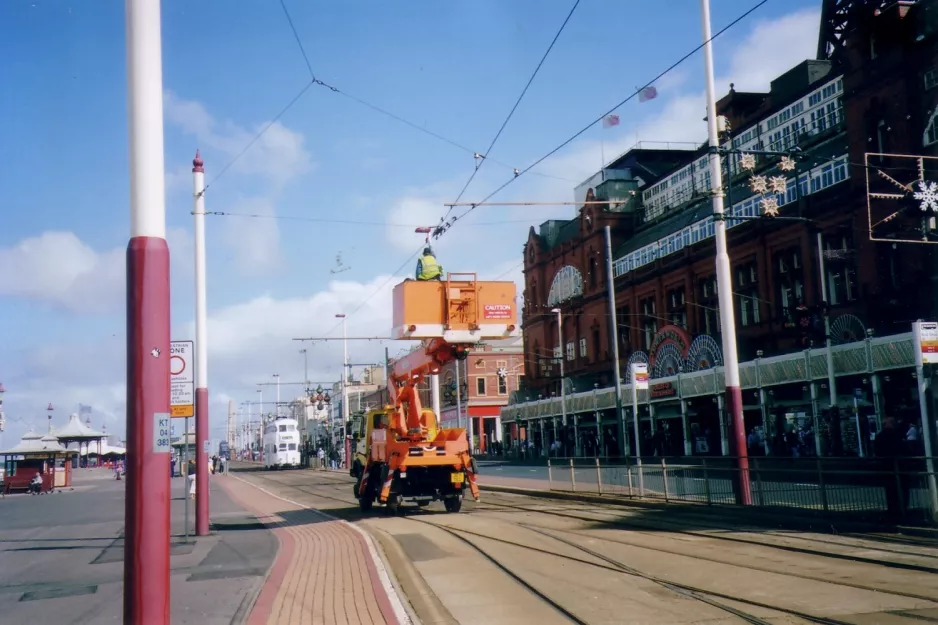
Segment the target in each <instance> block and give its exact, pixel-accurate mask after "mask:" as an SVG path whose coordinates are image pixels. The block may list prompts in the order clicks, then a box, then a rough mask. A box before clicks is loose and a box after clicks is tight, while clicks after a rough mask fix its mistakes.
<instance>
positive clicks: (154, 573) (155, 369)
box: [124, 237, 170, 625]
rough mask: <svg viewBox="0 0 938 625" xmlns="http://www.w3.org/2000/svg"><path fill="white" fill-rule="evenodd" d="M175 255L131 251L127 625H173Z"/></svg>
mask: <svg viewBox="0 0 938 625" xmlns="http://www.w3.org/2000/svg"><path fill="white" fill-rule="evenodd" d="M169 333H170V320H169V247H168V246H167V245H166V241H165V240H164V239H159V238H151V237H134V238H132V239H131V240H130V244H129V245H128V246H127V476H126V477H127V486H126V491H127V495H126V502H125V507H124V524H125V527H124V623H127V624H128V625H129V624H135V625H136V624H137V623H140V624H143V623H145V624H146V625H169V540H170V516H169V514H170V508H169V505H170V504H169V500H170V493H169V455H170V454H169V444H168V443H169V440H168V433H167V436H166V438H165V439H160V438H159V430H160V427H159V425H160V424H159V423H158V422H157V419H159V418H161V417H162V418H168V417H169V411H170V409H169V403H170V397H169V393H170V391H169V388H170V371H169V357H170V353H169V342H170V337H169Z"/></svg>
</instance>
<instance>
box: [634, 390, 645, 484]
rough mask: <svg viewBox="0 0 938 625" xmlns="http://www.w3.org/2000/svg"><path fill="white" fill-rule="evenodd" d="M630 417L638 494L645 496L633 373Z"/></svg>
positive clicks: (636, 393) (636, 396) (636, 392)
mask: <svg viewBox="0 0 938 625" xmlns="http://www.w3.org/2000/svg"><path fill="white" fill-rule="evenodd" d="M632 418H633V421H632V422H633V424H634V426H635V466H636V467H637V468H638V496H639V497H644V496H645V475H644V471H642V438H641V428H640V427H639V424H638V389H637V388H636V386H635V374H634V373H633V374H632Z"/></svg>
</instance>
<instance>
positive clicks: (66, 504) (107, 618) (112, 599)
mask: <svg viewBox="0 0 938 625" xmlns="http://www.w3.org/2000/svg"><path fill="white" fill-rule="evenodd" d="M173 482H174V488H173V489H174V492H175V493H176V495H175V499H174V501H173V502H172V503H173V521H174V527H173V533H174V536H175V537H174V539H173V543H172V549H171V553H172V559H171V560H172V573H171V588H170V592H171V602H172V622H173V624H174V625H176V624H188V623H192V624H193V625H216V624H217V625H228V624H229V623H231V622H232V619H236V617H239V616H240V615H242V614H244V613H246V611H247V609H248V608H249V607H250V603H251V601H253V598H254V596H255V593H256V592H257V591H258V590H259V587H260V583H261V582H262V581H263V578H264V576H265V575H266V572H267V570H268V568H269V567H270V564H271V562H272V561H273V558H274V555H275V554H276V550H277V542H276V539H275V538H274V537H273V535H272V534H271V533H270V531H269V530H266V529H264V528H263V527H262V526H261V525H260V524H259V523H258V522H257V519H256V518H255V517H254V516H253V515H250V514H248V513H246V512H245V511H244V510H243V509H242V508H240V507H239V506H237V505H236V504H234V502H233V501H232V500H231V498H230V497H229V496H228V495H227V494H226V493H225V492H224V491H222V490H221V489H219V488H216V487H214V485H213V488H212V493H211V504H212V508H211V513H212V520H213V525H214V527H213V534H212V535H210V536H207V537H201V538H199V539H197V540H196V539H194V538H193V539H191V540H190V541H189V542H188V543H186V542H183V539H182V536H181V534H182V533H183V525H182V520H183V503H184V501H183V500H182V499H181V497H180V495H181V491H182V488H183V486H182V480H181V479H176V480H173ZM126 483H127V482H126V481H120V482H118V481H116V480H114V479H113V474H112V473H110V472H109V471H107V470H104V469H85V470H79V471H77V472H76V474H75V484H76V488H75V489H74V490H73V491H63V492H61V493H59V494H55V495H42V496H29V495H15V496H8V497H6V498H5V499H2V500H0V563H2V566H0V615H2V616H0V621H2V622H8V623H28V624H31V625H39V624H45V623H50V624H51V623H55V624H56V625H65V624H68V623H76V624H79V623H81V624H83V625H84V624H97V623H120V622H121V620H122V601H123V600H122V580H123V539H122V535H123V528H124V486H125V485H126ZM192 508H194V506H192Z"/></svg>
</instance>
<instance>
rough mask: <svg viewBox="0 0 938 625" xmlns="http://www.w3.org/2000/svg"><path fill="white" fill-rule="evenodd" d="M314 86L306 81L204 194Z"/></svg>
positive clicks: (219, 172) (229, 163)
mask: <svg viewBox="0 0 938 625" xmlns="http://www.w3.org/2000/svg"><path fill="white" fill-rule="evenodd" d="M312 86H313V83H312V82H308V83H306V85H304V86H303V88H302V89H300V91H299V93H297V94H296V95H295V96H293V99H292V100H290V101H289V102H288V103H287V105H286V106H285V107H283V108H282V109H280V112H279V113H277V114H276V115H275V116H274V118H273V119H271V120H270V121H269V122H267V123H266V124H265V125H264V127H263V128H261V130H260V132H258V133H257V134H256V135H254V137H253V138H252V139H251V140H250V141H248V142H247V144H246V145H245V146H244V147H243V148H242V149H241V151H240V152H238V153H237V154H235V155H234V157H233V158H232V159H231V160H230V161H228V163H227V164H226V165H225V166H224V167H222V168H221V169H220V170H219V171H218V173H217V174H216V175H215V177H214V178H212V180H211V182H209V183H208V184H206V185H205V187H203V189H202V194H204V193H205V192H206V191H208V188H209V187H210V186H212V185H213V184H215V183H216V182H217V181H218V179H219V178H221V177H222V176H224V175H225V172H227V171H228V170H229V169H231V166H232V165H234V164H235V163H237V162H238V160H240V158H241V157H242V156H244V155H245V153H247V151H248V150H250V149H251V147H252V146H253V145H254V144H255V143H257V142H258V141H259V140H260V138H261V137H263V136H264V134H265V133H266V132H267V131H268V130H270V127H271V126H273V125H274V124H276V123H277V122H278V121H280V118H281V117H283V116H284V115H285V114H286V112H287V111H289V110H290V109H291V108H293V105H294V104H296V103H297V102H299V101H300V98H302V97H303V96H304V95H305V94H306V92H307V91H309V88H310V87H312Z"/></svg>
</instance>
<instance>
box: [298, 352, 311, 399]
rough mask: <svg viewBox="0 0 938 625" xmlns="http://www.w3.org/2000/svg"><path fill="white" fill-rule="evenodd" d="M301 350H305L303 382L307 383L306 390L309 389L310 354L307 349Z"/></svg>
mask: <svg viewBox="0 0 938 625" xmlns="http://www.w3.org/2000/svg"><path fill="white" fill-rule="evenodd" d="M300 351H302V352H303V384H305V385H306V390H307V391H309V354H308V353H307V351H306V350H305V349H303V350H300Z"/></svg>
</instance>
